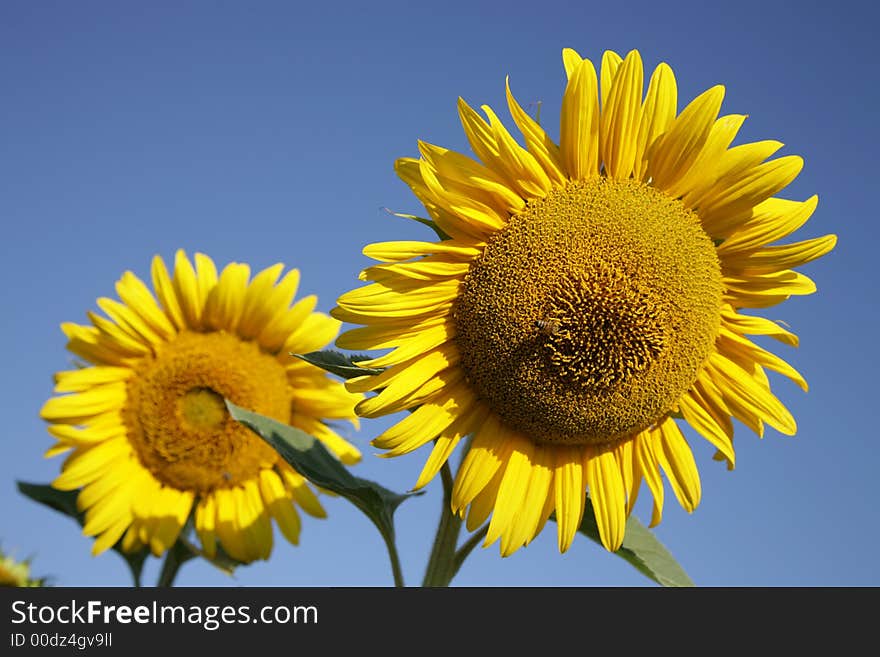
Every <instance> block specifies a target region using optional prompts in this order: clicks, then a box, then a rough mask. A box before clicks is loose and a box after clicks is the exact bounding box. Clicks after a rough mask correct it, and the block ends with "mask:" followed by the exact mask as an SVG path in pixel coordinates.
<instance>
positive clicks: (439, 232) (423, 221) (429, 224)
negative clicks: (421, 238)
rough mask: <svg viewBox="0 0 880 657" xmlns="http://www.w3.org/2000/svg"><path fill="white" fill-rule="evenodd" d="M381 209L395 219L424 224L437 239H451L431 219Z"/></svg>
mask: <svg viewBox="0 0 880 657" xmlns="http://www.w3.org/2000/svg"><path fill="white" fill-rule="evenodd" d="M382 209H383V210H385V212H387V213H388V214H390V215H393V216H395V217H400V218H401V219H412V220H413V221H418V222H419V223H420V224H424V225H425V226H427V227H428V228H430V229H431V230H433V231H434V232H435V233H437V237H439V238H440V239H441V240H448V239H452V238H451V237H449V235H447V234H446V233H445V232H443V229H442V228H440V226H438V225H437V222H436V221H434V220H433V219H425V217H418V216H416V215H414V214H406V213H405V212H394V211H393V210H389V209H388V208H382Z"/></svg>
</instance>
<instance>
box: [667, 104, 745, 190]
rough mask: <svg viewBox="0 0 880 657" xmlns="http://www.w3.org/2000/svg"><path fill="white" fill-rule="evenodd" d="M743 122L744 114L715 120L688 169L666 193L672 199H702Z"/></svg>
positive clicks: (714, 178) (713, 181)
mask: <svg viewBox="0 0 880 657" xmlns="http://www.w3.org/2000/svg"><path fill="white" fill-rule="evenodd" d="M745 120H746V116H745V115H744V114H729V115H727V116H722V117H721V118H719V119H718V120H716V121H715V123H714V124H713V125H712V129H711V130H709V136H708V137H707V138H706V143H705V144H703V148H702V149H700V154H699V155H697V158H696V159H695V160H694V163H693V164H692V165H691V167H690V169H688V171H687V173H685V174H684V175H683V176H682V177H681V178H679V179H678V181H676V182H675V183H674V184H672V185H671V186H670V187H669V188H668V189H667V193H668V194H669V195H670V196H673V197H679V196H685V197H687V198H690V196H689V195H696V196H698V197H702V195H703V193H704V191H705V190H708V189H709V188H710V187H711V186H712V185H713V184H714V183H715V181H716V175H717V162H719V161H720V160H721V159H722V158H723V156H724V153H725V152H726V151H727V147H728V146H730V143H731V142H732V141H733V139H734V137H736V133H737V132H739V129H740V128H741V127H742V124H743V122H744V121H745Z"/></svg>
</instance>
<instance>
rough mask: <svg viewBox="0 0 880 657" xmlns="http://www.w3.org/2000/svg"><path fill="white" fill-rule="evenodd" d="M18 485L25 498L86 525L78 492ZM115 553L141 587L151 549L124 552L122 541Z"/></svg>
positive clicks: (116, 546) (21, 482)
mask: <svg viewBox="0 0 880 657" xmlns="http://www.w3.org/2000/svg"><path fill="white" fill-rule="evenodd" d="M16 483H17V485H18V490H19V492H21V494H22V495H24V496H25V497H29V498H30V499H32V500H34V501H35V502H39V503H40V504H43V505H45V506H48V507H49V508H50V509H54V510H55V511H58V512H59V513H63V514H64V515H66V516H70V517H71V518H73V519H74V520H76V521H77V522H78V523H79V524H80V526H82V525H84V524H85V515H84V514H83V513H82V512H81V511H80V510H79V509H78V508H77V506H76V498H77V496H78V495H79V493H78V491H75V490H72V491H63V490H58V489H57V488H52V486H49V485H48V484H29V483H27V482H24V481H19V482H16ZM113 551H114V552H116V553H118V554H119V555H120V556H121V557H122V558H123V559H125V563H126V564H128V568H129V570H131V577H132V579H133V580H134V585H135V586H140V585H141V573H142V572H143V569H144V562H145V561H146V560H147V557H148V556H149V555H150V551H149V549H148V548H146V547H143V548H141V549H140V550H138V551H137V552H130V553H129V552H123V551H122V544H121V541H120V542H118V543H116V545H114V546H113Z"/></svg>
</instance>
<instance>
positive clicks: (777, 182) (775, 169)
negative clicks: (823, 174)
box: [699, 155, 804, 235]
mask: <svg viewBox="0 0 880 657" xmlns="http://www.w3.org/2000/svg"><path fill="white" fill-rule="evenodd" d="M803 166H804V161H803V158H801V157H799V156H797V155H787V156H785V157H780V158H777V159H775V160H771V161H769V162H764V163H763V164H759V165H758V166H755V167H752V168H750V169H748V170H747V171H745V172H744V173H743V174H741V175H739V176H737V177H736V178H731V179H727V180H726V181H725V184H723V185H720V184H719V185H717V186H716V190H715V192H713V193H709V194H707V196H706V197H704V198H703V199H702V200H701V201H700V210H699V212H700V218H701V220H702V221H703V225H704V226H705V227H706V229H707V230H708V231H709V232H710V234H712V235H722V234H725V233H726V232H727V231H728V226H731V225H735V223H736V220H735V219H734V218H736V217H739V216H741V215H742V214H743V213H744V212H745V213H747V214H746V215H745V216H746V217H748V216H749V213H750V212H751V210H752V208H753V207H754V206H756V205H757V204H759V203H761V202H762V201H764V200H766V199H767V198H769V197H771V196H773V195H774V194H775V193H776V192H778V191H779V190H781V189H782V188H784V187H786V186H787V185H788V184H789V183H790V182H791V181H792V180H794V179H795V178H796V177H797V175H798V174H799V173H800V171H801V169H802V168H803Z"/></svg>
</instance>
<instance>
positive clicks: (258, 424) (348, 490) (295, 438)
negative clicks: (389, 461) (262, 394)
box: [226, 399, 421, 544]
mask: <svg viewBox="0 0 880 657" xmlns="http://www.w3.org/2000/svg"><path fill="white" fill-rule="evenodd" d="M226 406H227V408H228V409H229V413H230V415H232V417H233V418H235V419H236V420H237V421H238V422H241V423H242V424H243V425H244V426H246V427H248V428H249V429H251V430H252V431H254V432H255V433H256V434H257V435H259V436H260V437H262V438H263V440H265V441H266V442H268V443H269V444H270V445H272V447H274V448H275V450H276V451H277V452H278V453H279V454H280V455H281V457H282V458H283V459H284V460H285V461H287V462H288V463H289V464H290V465H291V466H293V468H294V469H295V470H296V471H297V472H299V473H300V474H301V475H302V476H304V477H305V478H306V479H308V480H309V481H311V482H312V483H313V484H315V485H316V486H320V487H321V488H324V489H326V490H329V491H331V492H333V493H336V494H338V495H340V496H341V497H344V498H345V499H347V500H348V501H349V502H351V503H352V504H354V505H355V506H356V507H357V508H358V509H360V510H361V511H362V512H363V513H364V514H365V515H366V516H367V517H368V518H369V519H370V520H372V521H373V524H374V525H376V527H377V528H378V530H379V532H380V533H381V534H382V537H383V538H384V539H385V541H386V543H389V542H390V544H393V541H394V511H395V510H396V509H397V507H398V506H399V505H400V504H401V503H402V502H403V501H404V500H406V499H408V498H409V497H411V496H413V495H419V494H421V492H414V493H406V494H402V495H401V494H398V493H394V492H392V491H390V490H388V489H387V488H385V487H383V486H381V485H379V484H377V483H375V482H372V481H368V480H366V479H361V478H360V477H355V476H354V475H353V474H351V472H349V471H348V469H347V468H346V467H345V466H344V465H342V463H340V462H339V460H338V459H337V458H336V457H335V456H334V455H333V454H331V453H330V452H329V451H328V450H327V448H326V447H324V445H323V444H322V443H321V442H320V441H319V440H317V439H316V438H314V437H313V436H310V435H309V434H307V433H306V432H305V431H301V430H300V429H297V428H295V427H291V426H288V425H286V424H282V423H281V422H278V421H277V420H273V419H272V418H268V417H265V416H263V415H259V414H258V413H254V412H252V411H248V410H245V409H243V408H240V407H238V406H236V405H235V404H233V403H232V402H230V401H229V400H228V399H227V400H226Z"/></svg>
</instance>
